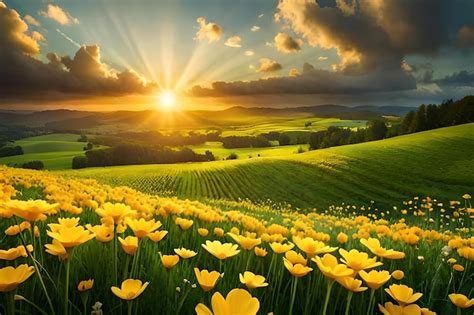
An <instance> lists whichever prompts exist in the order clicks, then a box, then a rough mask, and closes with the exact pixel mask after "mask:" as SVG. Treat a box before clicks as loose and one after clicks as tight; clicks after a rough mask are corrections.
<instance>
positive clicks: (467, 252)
mask: <svg viewBox="0 0 474 315" xmlns="http://www.w3.org/2000/svg"><path fill="white" fill-rule="evenodd" d="M458 254H459V256H461V257H464V258H466V259H467V260H470V261H474V248H471V247H467V246H466V247H461V248H458Z"/></svg>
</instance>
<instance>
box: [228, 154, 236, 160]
mask: <svg viewBox="0 0 474 315" xmlns="http://www.w3.org/2000/svg"><path fill="white" fill-rule="evenodd" d="M237 158H238V156H237V153H235V152H232V153H231V154H229V156H228V157H227V158H226V160H237Z"/></svg>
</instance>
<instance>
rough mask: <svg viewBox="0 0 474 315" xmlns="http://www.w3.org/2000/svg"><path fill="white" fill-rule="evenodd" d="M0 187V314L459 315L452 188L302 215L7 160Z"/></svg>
mask: <svg viewBox="0 0 474 315" xmlns="http://www.w3.org/2000/svg"><path fill="white" fill-rule="evenodd" d="M0 183H1V189H0V200H1V201H0V216H1V218H0V230H1V231H2V234H3V235H2V241H1V250H0V292H1V294H0V295H1V300H0V303H1V310H0V312H1V313H6V314H33V313H34V314H91V312H92V314H102V313H103V314H120V313H123V314H161V313H162V314H193V313H197V314H256V313H258V314H267V313H271V312H273V314H434V313H435V312H436V313H438V314H472V310H473V308H472V305H473V304H474V299H472V296H473V294H474V292H473V291H474V285H473V283H474V268H473V263H472V261H473V260H474V237H472V220H473V217H474V213H473V211H474V210H473V208H472V206H471V203H470V201H471V200H470V196H469V195H468V194H464V195H463V193H464V192H460V197H459V198H458V199H459V200H436V199H433V198H429V197H421V196H420V197H414V198H413V199H411V200H405V201H403V200H401V203H400V206H398V207H397V208H391V209H378V208H375V207H371V206H365V207H355V206H348V205H339V206H337V205H334V206H330V207H328V209H326V210H324V211H318V212H309V213H303V212H298V211H295V210H291V209H285V208H279V209H273V208H272V207H270V206H256V205H254V204H252V203H250V202H240V203H239V202H227V203H226V202H221V203H215V204H212V205H208V204H203V203H200V202H197V201H189V200H181V199H177V198H162V197H158V196H156V195H148V194H145V193H142V192H138V191H136V190H133V189H131V188H128V187H115V188H114V187H111V186H107V185H102V184H98V183H97V182H96V181H94V180H78V179H68V178H63V177H61V176H58V175H54V174H52V173H48V172H39V171H28V170H19V169H10V168H2V169H1V172H0ZM470 298H471V299H470Z"/></svg>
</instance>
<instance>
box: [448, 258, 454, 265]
mask: <svg viewBox="0 0 474 315" xmlns="http://www.w3.org/2000/svg"><path fill="white" fill-rule="evenodd" d="M455 263H456V259H454V258H452V257H451V258H449V259H448V264H455Z"/></svg>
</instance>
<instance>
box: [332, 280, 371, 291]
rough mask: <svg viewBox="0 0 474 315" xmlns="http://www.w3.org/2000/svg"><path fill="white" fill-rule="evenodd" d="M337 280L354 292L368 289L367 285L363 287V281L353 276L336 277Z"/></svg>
mask: <svg viewBox="0 0 474 315" xmlns="http://www.w3.org/2000/svg"><path fill="white" fill-rule="evenodd" d="M336 281H337V282H338V283H339V284H340V285H342V286H343V287H344V288H346V289H347V290H349V291H352V292H362V291H365V290H367V287H361V285H362V281H360V280H358V279H354V278H353V277H341V278H336Z"/></svg>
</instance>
